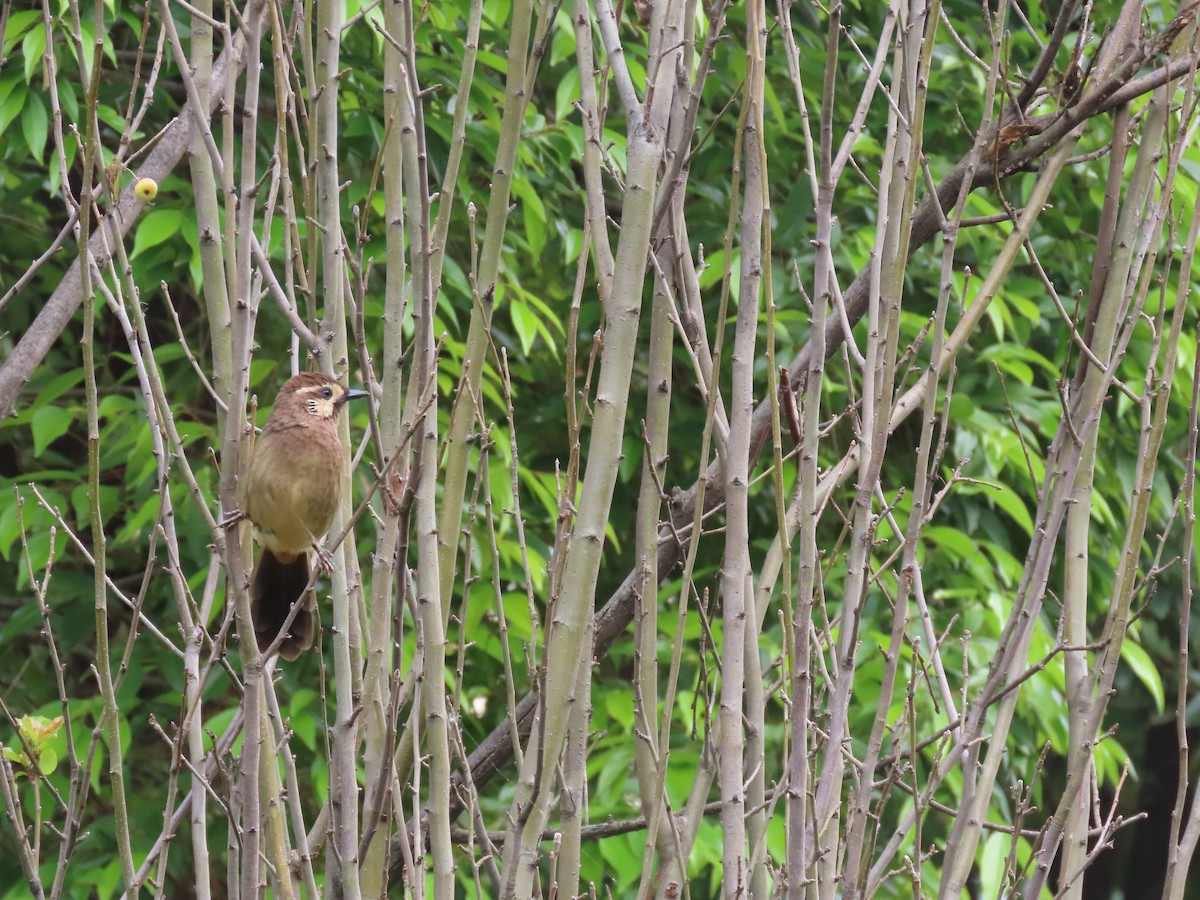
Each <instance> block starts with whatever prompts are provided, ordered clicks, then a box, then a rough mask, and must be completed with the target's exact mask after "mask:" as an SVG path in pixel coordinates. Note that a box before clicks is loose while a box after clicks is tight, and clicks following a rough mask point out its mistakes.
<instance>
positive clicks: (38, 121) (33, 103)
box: [21, 94, 50, 162]
mask: <svg viewBox="0 0 1200 900" xmlns="http://www.w3.org/2000/svg"><path fill="white" fill-rule="evenodd" d="M21 131H22V133H23V134H24V135H25V145H26V146H27V147H29V152H30V154H31V155H32V156H33V158H34V159H36V160H37V161H38V162H41V161H42V154H43V153H45V151H46V138H47V137H48V136H49V134H50V119H49V116H47V115H46V104H45V103H43V102H42V98H41V97H39V96H38V95H37V94H30V95H29V99H28V101H27V102H26V103H25V111H24V113H22V115H21Z"/></svg>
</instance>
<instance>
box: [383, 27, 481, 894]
mask: <svg viewBox="0 0 1200 900" xmlns="http://www.w3.org/2000/svg"><path fill="white" fill-rule="evenodd" d="M383 12H384V28H385V29H386V32H387V35H388V38H389V39H386V40H384V42H383V73H382V75H383V84H384V104H383V108H384V115H385V119H386V121H385V123H384V135H385V136H384V144H383V148H382V151H381V153H382V157H383V172H382V177H383V198H384V220H385V223H386V225H385V229H386V230H385V234H386V241H387V272H386V277H385V281H384V298H383V302H384V311H383V354H382V360H383V367H382V373H383V377H382V392H381V398H382V401H383V402H382V404H381V405H380V407H379V432H380V439H381V440H382V443H383V447H384V453H401V452H403V453H404V457H403V458H402V459H401V460H397V461H396V462H395V467H394V469H393V475H392V476H391V477H390V478H389V479H388V480H387V482H386V483H385V484H384V485H383V488H382V490H383V503H382V504H381V505H382V509H381V511H380V514H381V516H382V524H381V525H379V526H377V527H376V537H375V541H376V547H377V550H376V552H375V559H374V564H373V565H372V568H371V595H370V596H371V599H370V607H369V609H368V624H367V626H366V627H365V628H364V633H365V637H366V642H365V643H366V648H367V660H366V673H365V676H364V678H363V708H364V717H365V721H366V729H365V733H364V741H365V743H364V759H363V762H364V765H365V770H366V777H365V780H364V790H365V796H366V798H367V799H366V801H365V802H364V804H363V829H364V834H365V833H366V831H367V829H368V823H369V822H371V821H373V820H377V819H378V818H379V817H381V816H383V815H384V812H383V810H382V809H379V808H377V807H376V805H375V798H377V797H378V798H380V799H381V800H382V799H383V798H384V797H386V795H387V794H386V792H387V786H388V785H390V784H391V780H392V777H393V766H392V751H393V748H392V746H391V741H390V740H389V736H394V734H395V728H396V722H395V720H394V718H393V717H394V715H395V713H394V712H392V711H391V709H390V704H389V703H388V702H387V701H388V700H389V693H390V692H389V691H388V684H389V680H390V672H391V669H392V667H393V658H392V657H393V653H392V641H393V639H398V637H399V636H398V635H395V636H393V628H392V623H393V622H394V621H395V618H396V616H397V615H400V614H401V613H400V611H399V610H396V609H394V608H393V604H394V603H395V602H396V601H397V597H396V594H395V583H394V578H395V569H396V566H397V565H401V566H402V565H404V561H403V559H402V558H400V559H398V558H397V550H398V547H399V544H400V538H401V535H400V515H399V514H400V506H401V503H402V502H403V499H404V495H405V494H406V493H407V491H408V475H409V472H410V469H411V463H410V456H411V451H410V450H408V449H405V450H403V451H401V450H400V449H399V447H400V438H401V434H402V432H403V430H404V426H405V421H404V417H403V415H402V414H401V410H402V409H403V405H402V397H403V393H404V375H405V366H404V363H403V360H404V310H405V306H406V297H407V295H408V267H407V260H406V258H405V234H406V221H405V215H404V183H403V178H404V146H403V145H402V142H401V140H400V127H401V125H400V123H401V119H402V118H403V119H405V120H411V115H410V114H409V113H408V112H406V111H405V107H406V105H407V103H408V101H409V98H408V90H407V86H406V84H405V73H404V60H403V57H402V55H401V46H400V44H399V39H400V37H399V36H402V35H403V34H404V22H405V16H404V8H403V6H402V4H399V3H387V4H384V7H383ZM462 105H463V107H464V108H465V107H466V105H467V104H465V103H464V104H462ZM411 399H412V398H411V397H410V401H411ZM389 461H390V459H389V457H387V456H385V457H383V458H382V459H380V461H379V464H380V465H381V466H384V465H387V464H388V463H389ZM392 802H393V803H394V804H398V803H399V798H398V797H397V798H393V800H392ZM389 836H390V835H389V830H388V829H386V828H385V829H380V830H378V831H377V832H376V833H375V835H374V836H373V837H372V838H371V841H370V843H369V844H368V845H367V849H366V853H365V854H364V857H363V866H362V876H363V892H364V893H365V894H366V895H367V896H378V895H379V894H380V893H381V891H382V890H383V889H384V888H385V886H386V884H387V855H388V854H387V847H388V839H389Z"/></svg>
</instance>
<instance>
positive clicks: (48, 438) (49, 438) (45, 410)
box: [30, 406, 75, 456]
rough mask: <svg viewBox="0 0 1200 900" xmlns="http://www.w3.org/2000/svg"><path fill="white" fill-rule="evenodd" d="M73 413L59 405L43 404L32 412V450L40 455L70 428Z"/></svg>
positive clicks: (73, 417) (73, 419)
mask: <svg viewBox="0 0 1200 900" xmlns="http://www.w3.org/2000/svg"><path fill="white" fill-rule="evenodd" d="M73 421H75V416H74V414H73V413H72V412H71V411H70V410H67V409H63V408H62V407H61V406H43V407H41V408H40V409H38V410H37V411H36V412H34V414H33V420H32V421H31V422H30V425H31V426H32V427H33V452H34V453H35V454H37V455H39V456H40V455H41V454H42V452H43V451H45V449H46V448H47V447H49V446H50V445H51V444H53V443H54V442H55V441H56V440H58V439H59V438H60V437H62V436H63V435H64V434H66V433H67V432H68V431H70V430H71V423H72V422H73Z"/></svg>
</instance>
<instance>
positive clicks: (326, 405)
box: [275, 372, 367, 420]
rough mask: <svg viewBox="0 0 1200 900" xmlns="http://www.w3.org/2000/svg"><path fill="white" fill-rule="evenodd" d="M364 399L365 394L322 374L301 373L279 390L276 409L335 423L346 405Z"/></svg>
mask: <svg viewBox="0 0 1200 900" xmlns="http://www.w3.org/2000/svg"><path fill="white" fill-rule="evenodd" d="M366 395H367V393H366V391H357V390H351V389H349V388H346V387H343V386H342V385H341V384H339V383H338V381H337V379H335V378H332V377H330V376H329V375H326V374H324V373H323V372H301V373H300V374H299V375H294V376H292V378H291V379H290V380H289V381H288V382H287V384H285V385H284V386H283V387H282V388H280V389H279V396H278V397H277V398H276V400H275V406H276V408H277V409H278V408H280V407H281V406H282V407H285V408H288V409H290V410H294V411H296V412H301V411H303V412H305V413H307V414H308V415H310V416H313V417H314V418H316V419H318V420H326V419H335V418H337V414H338V410H340V409H341V408H342V406H343V405H345V403H346V402H347V401H349V400H355V399H357V398H359V397H365V396H366Z"/></svg>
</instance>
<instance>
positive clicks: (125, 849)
mask: <svg viewBox="0 0 1200 900" xmlns="http://www.w3.org/2000/svg"><path fill="white" fill-rule="evenodd" d="M93 27H94V32H93V33H94V35H95V41H94V44H93V47H92V55H91V73H90V78H89V80H88V88H87V103H86V107H85V108H86V115H87V137H86V140H85V142H84V147H83V161H84V166H83V188H82V190H81V191H80V198H79V204H80V212H79V230H78V242H79V254H78V255H79V270H80V278H81V282H80V287H81V291H82V294H83V337H82V339H81V340H80V344H81V346H82V348H83V373H84V396H85V402H86V404H87V460H88V463H87V465H88V481H87V503H88V519H89V525H90V528H91V536H92V565H93V568H94V576H95V577H94V581H93V584H94V591H93V600H94V610H95V622H96V662H95V665H94V666H93V667H92V671H93V672H94V673H95V675H96V679H97V681H98V682H99V686H100V695H101V697H102V698H103V713H102V715H101V721H100V723H99V725H98V726H97V727H98V728H99V729H103V731H104V739H105V744H106V745H107V755H108V777H109V783H110V785H111V786H112V803H113V819H114V820H115V826H116V840H117V854H118V857H119V859H120V861H121V875H122V878H123V879H124V881H125V884H126V885H130V886H131V885H132V884H133V882H134V865H133V848H132V845H131V841H130V836H129V807H128V801H127V798H126V796H125V772H124V760H123V758H122V753H121V721H120V717H121V710H120V708H119V707H118V706H117V697H116V692H115V690H114V688H113V677H112V660H111V658H110V651H109V636H108V587H107V584H106V559H107V540H106V537H105V533H104V519H103V515H102V513H101V510H100V419H99V403H100V398H99V393H98V388H97V384H96V355H95V331H96V290H95V288H94V286H93V284H92V278H93V271H92V259H91V254H90V246H89V242H90V239H91V236H92V234H91V226H92V213H93V210H95V208H96V207H95V199H96V198H95V195H94V194H93V192H92V187H91V185H92V177H93V172H94V171H98V170H99V169H100V168H101V167H100V165H99V164H100V162H101V160H102V158H103V154H102V149H101V146H100V135H99V120H98V118H97V108H98V92H99V88H100V70H101V64H102V61H103V58H104V55H103V54H104V30H105V29H104V4H103V3H101V2H97V3H96V4H95V19H94V20H93Z"/></svg>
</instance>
